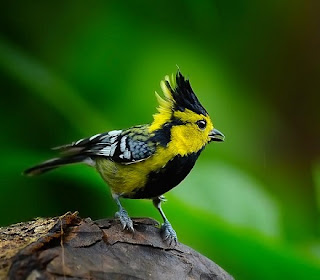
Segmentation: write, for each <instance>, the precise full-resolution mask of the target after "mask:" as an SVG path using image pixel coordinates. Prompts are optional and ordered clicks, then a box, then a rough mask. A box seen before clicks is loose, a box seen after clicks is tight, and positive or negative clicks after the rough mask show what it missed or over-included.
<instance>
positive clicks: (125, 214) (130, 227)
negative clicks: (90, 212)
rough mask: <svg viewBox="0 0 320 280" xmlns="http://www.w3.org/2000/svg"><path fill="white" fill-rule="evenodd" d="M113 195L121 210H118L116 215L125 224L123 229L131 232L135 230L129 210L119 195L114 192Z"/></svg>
mask: <svg viewBox="0 0 320 280" xmlns="http://www.w3.org/2000/svg"><path fill="white" fill-rule="evenodd" d="M112 197H113V199H114V200H115V202H116V203H117V205H118V207H119V211H118V212H116V214H115V216H116V217H117V218H119V220H120V223H121V224H122V226H123V230H125V229H127V230H129V231H131V232H134V229H133V223H132V220H131V219H130V217H129V215H128V212H127V211H126V210H125V209H124V208H123V207H122V205H121V203H120V200H119V195H116V194H112Z"/></svg>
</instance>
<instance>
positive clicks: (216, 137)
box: [209, 128, 224, 142]
mask: <svg viewBox="0 0 320 280" xmlns="http://www.w3.org/2000/svg"><path fill="white" fill-rule="evenodd" d="M209 137H210V139H211V141H217V142H223V141H224V135H223V134H222V133H221V132H220V131H219V130H218V129H215V128H214V129H213V130H211V131H210V133H209Z"/></svg>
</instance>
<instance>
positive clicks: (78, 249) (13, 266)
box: [0, 213, 233, 280]
mask: <svg viewBox="0 0 320 280" xmlns="http://www.w3.org/2000/svg"><path fill="white" fill-rule="evenodd" d="M133 222H134V228H135V233H134V234H132V233H129V232H126V231H122V229H121V225H120V223H119V221H117V220H115V219H103V220H97V221H92V220H91V219H90V218H86V219H82V218H80V217H79V216H78V214H77V213H73V214H72V213H66V214H65V215H63V216H61V217H56V218H48V219H44V218H38V219H35V220H34V221H30V222H26V223H19V224H16V225H12V226H10V227H6V228H0V240H1V243H0V279H15V280H20V279H28V280H33V279H34V280H35V279H170V280H172V279H219V280H227V279H228V280H229V279H230V280H231V279H233V278H232V277H231V276H230V275H229V274H228V273H226V272H225V271H224V270H223V269H222V268H220V267H219V266H218V265H216V264H215V263H214V262H212V261H211V260H209V259H208V258H206V257H204V256H202V255H200V254H199V253H198V252H196V251H194V250H193V249H191V248H189V247H187V246H185V245H183V244H181V243H178V244H177V245H175V246H169V245H167V244H165V243H164V242H163V241H162V240H161V237H160V229H159V227H158V224H157V222H156V221H154V220H152V219H148V218H137V219H133Z"/></svg>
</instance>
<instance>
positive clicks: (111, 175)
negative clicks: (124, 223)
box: [96, 149, 172, 197]
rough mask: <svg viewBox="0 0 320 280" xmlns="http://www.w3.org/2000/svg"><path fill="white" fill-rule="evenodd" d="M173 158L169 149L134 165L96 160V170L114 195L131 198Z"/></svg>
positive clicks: (102, 159)
mask: <svg viewBox="0 0 320 280" xmlns="http://www.w3.org/2000/svg"><path fill="white" fill-rule="evenodd" d="M170 158H172V154H171V153H170V151H169V150H168V149H159V150H158V151H157V152H156V154H155V155H153V156H151V157H150V158H148V159H146V160H144V161H141V162H136V163H132V164H121V163H117V162H114V161H111V160H109V159H106V158H97V159H96V168H97V170H98V172H99V173H100V175H101V176H102V178H103V179H104V180H105V181H106V182H107V183H108V185H109V186H110V188H111V190H112V192H113V193H115V194H118V195H123V196H128V197H130V196H131V194H133V193H134V192H136V191H137V190H139V189H142V188H144V187H145V185H146V183H147V180H148V174H150V172H152V171H155V170H159V169H161V168H162V167H163V166H164V165H165V164H166V163H167V162H168V161H169V160H170Z"/></svg>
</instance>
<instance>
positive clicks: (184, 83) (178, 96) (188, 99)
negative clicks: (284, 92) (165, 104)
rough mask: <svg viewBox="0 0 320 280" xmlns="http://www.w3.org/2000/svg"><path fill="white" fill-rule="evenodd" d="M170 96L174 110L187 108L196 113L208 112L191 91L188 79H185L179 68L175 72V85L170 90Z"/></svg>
mask: <svg viewBox="0 0 320 280" xmlns="http://www.w3.org/2000/svg"><path fill="white" fill-rule="evenodd" d="M172 96H173V99H174V100H175V109H176V110H179V111H184V110H185V109H189V110H191V111H193V112H195V113H197V114H202V115H207V114H208V113H207V111H206V109H205V108H204V107H203V106H202V105H201V103H200V101H199V100H198V98H197V96H196V95H195V93H194V92H193V90H192V88H191V85H190V82H189V80H188V79H185V77H184V76H183V75H182V74H181V72H180V70H178V72H177V74H176V87H175V89H173V90H172Z"/></svg>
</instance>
